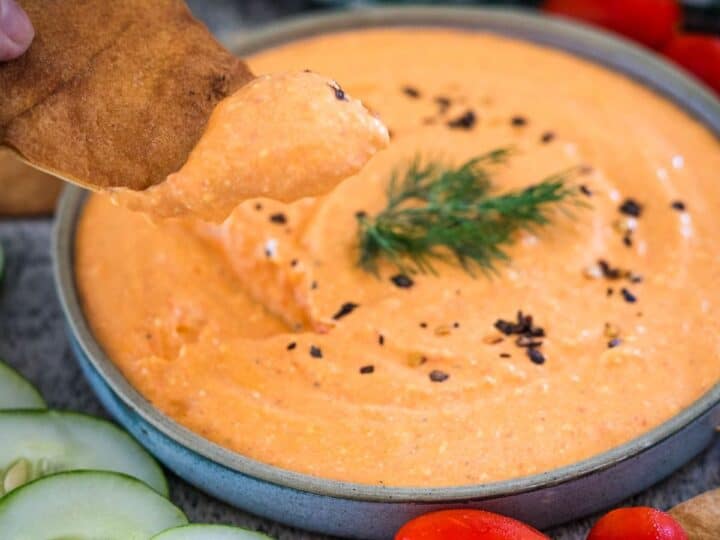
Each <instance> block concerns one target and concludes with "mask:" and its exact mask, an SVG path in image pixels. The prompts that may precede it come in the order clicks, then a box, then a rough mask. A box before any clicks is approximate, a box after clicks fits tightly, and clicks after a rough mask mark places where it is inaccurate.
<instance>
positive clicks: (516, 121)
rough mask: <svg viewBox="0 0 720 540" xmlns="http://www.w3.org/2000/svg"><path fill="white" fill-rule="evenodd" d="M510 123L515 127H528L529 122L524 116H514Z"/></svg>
mask: <svg viewBox="0 0 720 540" xmlns="http://www.w3.org/2000/svg"><path fill="white" fill-rule="evenodd" d="M510 123H511V124H512V125H513V126H515V127H521V126H526V125H527V123H528V121H527V118H525V117H524V116H513V117H512V118H511V119H510Z"/></svg>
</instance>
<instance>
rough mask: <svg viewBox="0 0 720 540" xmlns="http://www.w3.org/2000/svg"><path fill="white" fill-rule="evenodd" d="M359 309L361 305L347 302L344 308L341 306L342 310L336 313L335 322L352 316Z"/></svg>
mask: <svg viewBox="0 0 720 540" xmlns="http://www.w3.org/2000/svg"><path fill="white" fill-rule="evenodd" d="M358 307H359V305H358V304H356V303H354V302H345V303H344V304H343V305H342V306H340V309H339V310H338V311H337V313H335V315H333V317H332V318H333V320H334V321H339V320H340V319H342V318H343V317H345V316H346V315H350V314H351V313H352V312H353V311H355V309H357V308H358Z"/></svg>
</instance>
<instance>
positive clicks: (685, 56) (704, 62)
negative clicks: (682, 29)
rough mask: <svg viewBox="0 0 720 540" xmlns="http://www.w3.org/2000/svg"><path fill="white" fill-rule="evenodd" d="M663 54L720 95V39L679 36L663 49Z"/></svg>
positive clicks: (693, 35) (701, 36) (704, 35)
mask: <svg viewBox="0 0 720 540" xmlns="http://www.w3.org/2000/svg"><path fill="white" fill-rule="evenodd" d="M663 54H664V55H665V56H667V57H668V58H670V59H671V60H674V61H675V62H677V63H678V64H680V65H681V66H682V67H684V68H685V69H687V70H688V71H690V72H691V73H693V74H694V75H695V76H696V77H697V78H698V79H700V80H702V81H705V84H707V85H708V86H709V87H710V88H712V89H714V90H715V91H716V92H717V93H719V94H720V37H718V36H714V35H712V34H678V35H676V36H675V37H674V38H673V39H672V40H671V41H670V42H669V43H668V44H667V46H666V47H665V48H664V49H663Z"/></svg>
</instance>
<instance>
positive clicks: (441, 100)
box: [435, 96, 452, 114]
mask: <svg viewBox="0 0 720 540" xmlns="http://www.w3.org/2000/svg"><path fill="white" fill-rule="evenodd" d="M435 103H437V105H438V107H440V114H443V113H445V111H447V110H448V109H449V108H450V105H452V102H451V101H450V98H448V97H445V96H437V97H436V98H435Z"/></svg>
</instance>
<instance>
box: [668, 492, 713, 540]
mask: <svg viewBox="0 0 720 540" xmlns="http://www.w3.org/2000/svg"><path fill="white" fill-rule="evenodd" d="M670 515H671V516H672V517H674V518H675V519H676V520H677V521H678V523H680V525H682V527H683V529H685V532H686V533H687V535H688V539H689V540H717V539H718V538H720V489H714V490H712V491H707V492H705V493H702V494H700V495H698V496H697V497H693V498H692V499H690V500H688V501H685V502H684V503H681V504H679V505H677V506H676V507H675V508H673V509H672V510H670Z"/></svg>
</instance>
